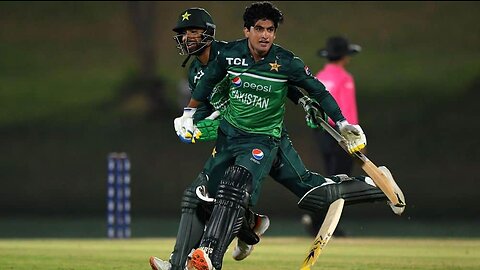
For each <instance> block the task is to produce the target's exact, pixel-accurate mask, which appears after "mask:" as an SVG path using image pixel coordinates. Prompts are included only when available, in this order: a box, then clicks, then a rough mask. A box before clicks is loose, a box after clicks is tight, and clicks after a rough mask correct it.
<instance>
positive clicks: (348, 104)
mask: <svg viewBox="0 0 480 270" xmlns="http://www.w3.org/2000/svg"><path fill="white" fill-rule="evenodd" d="M360 51H361V47H360V46H359V45H356V44H350V42H349V41H348V39H346V38H345V37H341V36H335V37H330V38H329V39H328V40H327V46H326V48H325V49H321V50H320V51H319V52H318V54H319V55H320V56H321V57H325V58H327V60H328V62H327V63H326V64H325V66H324V67H323V69H321V70H320V71H319V72H318V73H317V74H316V77H317V79H318V80H319V81H321V82H322V83H323V84H324V85H325V87H326V88H327V90H328V91H329V92H330V94H331V95H332V96H333V97H334V98H335V100H336V101H337V103H338V106H339V107H340V109H341V110H342V113H343V115H344V116H345V118H346V119H347V121H348V122H349V123H352V124H354V125H358V112H357V101H356V96H355V82H354V79H353V76H352V74H350V73H349V72H348V71H347V70H346V69H345V67H346V66H347V65H348V64H349V62H350V60H351V56H352V55H354V54H357V53H359V52H360ZM329 123H330V125H332V126H333V127H334V126H335V124H334V123H333V121H332V120H331V119H329ZM319 136H320V137H321V138H320V140H319V142H320V148H321V152H322V155H323V158H324V161H325V169H326V172H325V173H326V175H336V174H348V175H350V174H351V172H352V168H353V159H352V157H351V156H350V155H348V154H347V153H346V152H345V151H344V150H343V149H342V148H341V147H340V146H339V145H338V143H337V141H336V140H335V139H333V138H332V137H331V136H330V135H329V134H328V133H327V132H319Z"/></svg>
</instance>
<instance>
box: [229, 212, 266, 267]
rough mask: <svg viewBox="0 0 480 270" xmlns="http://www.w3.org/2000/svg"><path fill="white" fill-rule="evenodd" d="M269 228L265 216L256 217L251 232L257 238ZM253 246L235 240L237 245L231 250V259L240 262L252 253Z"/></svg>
mask: <svg viewBox="0 0 480 270" xmlns="http://www.w3.org/2000/svg"><path fill="white" fill-rule="evenodd" d="M269 226H270V219H269V218H268V217H267V216H265V215H257V216H256V220H255V227H253V231H254V232H255V233H256V234H257V235H258V237H260V236H262V235H263V234H264V233H265V232H266V231H267V229H268V227H269ZM253 247H254V246H253V245H249V244H247V243H245V242H243V241H242V240H240V239H237V245H236V246H235V248H234V249H233V252H232V257H233V259H235V260H237V261H241V260H243V259H245V258H246V257H248V255H250V254H251V253H252V251H253Z"/></svg>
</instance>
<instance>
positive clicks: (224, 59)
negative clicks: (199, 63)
mask: <svg viewBox="0 0 480 270" xmlns="http://www.w3.org/2000/svg"><path fill="white" fill-rule="evenodd" d="M211 56H212V54H211ZM225 76H227V77H228V79H229V80H230V81H231V86H230V91H229V99H230V104H229V106H228V107H227V109H226V112H225V114H224V118H225V120H226V121H228V122H229V123H230V124H231V125H233V126H234V127H236V128H238V129H240V130H242V131H245V132H249V133H255V134H264V135H270V136H274V137H277V138H280V136H281V132H282V125H283V117H284V113H285V99H286V96H287V89H288V86H287V84H292V85H294V86H298V87H301V88H303V89H305V90H306V91H307V92H308V94H309V96H311V97H313V98H315V99H316V100H317V101H318V102H319V103H320V105H321V106H322V108H324V110H325V112H326V113H327V115H328V116H329V117H330V118H332V119H333V120H334V121H339V120H343V119H345V118H344V117H343V115H342V113H341V111H340V108H339V107H338V105H337V103H336V102H335V100H334V99H333V97H332V96H331V95H330V93H329V92H328V91H327V90H326V89H325V86H324V85H323V84H322V83H321V82H320V81H318V80H317V79H316V78H315V77H314V76H312V74H311V72H310V70H309V69H308V67H307V66H306V65H305V64H304V63H303V61H302V60H301V59H300V58H298V57H296V56H295V55H294V54H293V53H292V52H290V51H287V50H285V49H283V48H282V47H280V46H278V45H276V44H274V45H273V46H272V48H271V50H270V51H269V53H268V54H267V56H265V57H264V58H263V59H262V60H260V61H258V62H255V61H254V60H253V57H252V56H251V54H250V51H249V49H248V41H247V39H243V40H237V41H234V42H230V43H228V44H226V45H224V46H223V49H222V50H220V51H219V53H218V55H217V57H216V59H215V61H211V62H209V64H208V68H207V69H205V70H203V74H202V76H201V77H203V78H202V80H200V82H198V84H197V85H196V89H195V91H193V93H192V98H193V99H195V100H198V101H203V102H204V103H205V101H208V98H209V97H210V95H211V93H212V89H213V88H214V87H215V85H216V84H217V83H218V82H220V81H221V80H222V79H223V78H224V77H225Z"/></svg>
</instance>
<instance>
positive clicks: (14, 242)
mask: <svg viewBox="0 0 480 270" xmlns="http://www.w3.org/2000/svg"><path fill="white" fill-rule="evenodd" d="M311 240H312V239H310V238H305V237H304V238H301V237H300V238H293V237H288V238H285V237H265V238H263V239H262V243H261V244H260V245H259V246H258V247H257V248H256V249H255V251H254V253H253V254H252V255H251V256H250V257H249V258H248V259H246V260H245V261H243V262H235V261H233V259H232V258H231V257H230V251H228V254H227V256H226V257H225V262H224V267H223V269H226V270H258V269H262V270H269V269H272V270H279V269H285V270H287V269H288V270H292V269H298V267H299V265H300V263H301V261H302V259H303V258H304V256H305V255H306V251H307V249H308V247H309V245H310V243H311ZM173 244H174V239H173V238H133V239H128V240H107V239H104V240H94V239H82V240H79V239H69V240H65V239H62V240H60V239H42V240H40V239H36V240H31V239H22V240H19V239H11V240H0V265H1V267H0V268H1V269H15V270H21V269H36V270H43V269H45V270H47V269H48V270H52V269H69V270H70V269H91V270H101V269H130V270H131V269H150V267H149V265H148V257H149V256H151V255H155V256H158V257H162V258H168V256H169V253H170V250H171V248H172V246H173ZM231 248H232V247H231ZM231 248H230V250H231ZM314 269H330V270H334V269H356V270H366V269H368V270H375V269H379V270H385V269H389V270H394V269H422V270H428V269H435V270H441V269H448V270H452V269H480V239H478V238H477V239H472V240H466V239H431V238H424V239H418V238H416V239H412V238H406V239H399V238H336V239H332V241H331V242H330V243H329V244H328V246H327V247H326V249H325V250H324V253H323V254H322V255H321V256H320V258H319V260H318V261H317V264H316V265H315V267H314Z"/></svg>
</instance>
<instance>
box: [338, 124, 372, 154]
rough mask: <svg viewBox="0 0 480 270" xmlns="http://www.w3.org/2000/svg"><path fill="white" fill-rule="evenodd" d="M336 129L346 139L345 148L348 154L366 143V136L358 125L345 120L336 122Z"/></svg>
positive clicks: (360, 148)
mask: <svg viewBox="0 0 480 270" xmlns="http://www.w3.org/2000/svg"><path fill="white" fill-rule="evenodd" d="M337 126H338V129H339V130H340V133H341V134H342V136H343V137H344V138H345V139H346V140H347V148H348V152H349V153H350V154H353V153H355V152H357V151H360V150H362V149H363V148H365V146H366V145H367V137H366V136H365V133H363V130H362V128H361V127H360V126H359V125H351V124H350V123H348V122H347V120H342V121H338V122H337Z"/></svg>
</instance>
